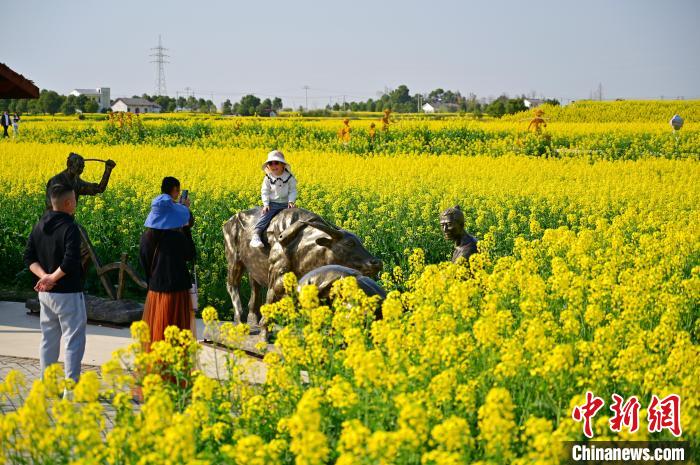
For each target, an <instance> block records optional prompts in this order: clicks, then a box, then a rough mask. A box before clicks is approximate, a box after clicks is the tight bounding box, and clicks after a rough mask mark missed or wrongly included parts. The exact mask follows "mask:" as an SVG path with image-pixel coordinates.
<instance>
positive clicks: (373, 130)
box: [369, 123, 377, 142]
mask: <svg viewBox="0 0 700 465" xmlns="http://www.w3.org/2000/svg"><path fill="white" fill-rule="evenodd" d="M376 127H377V125H376V124H374V123H371V124H370V125H369V140H370V142H374V137H375V136H376V135H377V129H376Z"/></svg>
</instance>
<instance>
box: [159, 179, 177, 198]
mask: <svg viewBox="0 0 700 465" xmlns="http://www.w3.org/2000/svg"><path fill="white" fill-rule="evenodd" d="M176 187H180V181H178V180H177V178H174V177H172V176H166V177H164V178H163V182H162V183H161V185H160V191H161V193H163V194H168V195H169V194H170V193H171V192H172V191H173V189H175V188H176Z"/></svg>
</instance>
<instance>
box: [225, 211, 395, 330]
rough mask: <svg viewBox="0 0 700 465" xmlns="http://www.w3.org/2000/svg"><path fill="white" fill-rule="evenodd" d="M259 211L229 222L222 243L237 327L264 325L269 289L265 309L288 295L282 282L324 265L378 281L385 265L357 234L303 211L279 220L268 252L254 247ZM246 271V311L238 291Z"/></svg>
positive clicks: (269, 231) (282, 215)
mask: <svg viewBox="0 0 700 465" xmlns="http://www.w3.org/2000/svg"><path fill="white" fill-rule="evenodd" d="M260 214H261V209H260V208H259V207H258V208H254V209H252V210H247V211H244V212H239V213H238V214H236V215H234V216H233V217H231V218H230V219H229V220H228V221H227V222H226V223H225V224H224V228H223V229H224V242H225V245H226V260H227V261H228V277H227V283H226V287H227V289H228V292H229V294H230V295H231V303H232V304H233V310H234V321H235V322H243V323H245V322H248V323H250V324H261V325H262V324H264V323H263V322H262V321H261V319H262V316H261V314H260V306H261V305H262V288H263V287H266V288H267V289H268V291H267V296H266V299H265V300H266V303H272V302H275V301H276V300H278V299H280V298H281V297H282V296H283V295H284V284H283V282H282V278H283V276H284V275H285V274H286V273H289V272H292V273H294V274H295V275H296V276H297V277H300V276H303V275H304V274H306V273H308V272H309V271H311V270H314V269H316V268H318V267H320V266H324V265H343V266H347V267H349V268H352V269H355V270H357V271H359V272H360V273H362V274H363V275H365V276H375V275H377V273H379V271H380V270H381V269H382V261H381V260H379V259H377V258H375V257H373V256H372V255H371V254H370V253H369V252H368V251H367V249H365V248H364V246H363V245H362V242H361V241H360V239H359V238H358V237H357V236H356V235H354V234H353V233H351V232H349V231H346V230H344V229H339V228H337V227H335V226H332V225H330V224H328V223H327V222H326V221H325V220H324V219H323V218H321V217H320V216H319V215H317V214H315V213H312V212H310V211H308V210H304V209H301V208H290V209H287V210H284V211H282V212H281V213H279V214H278V215H277V216H275V217H274V218H273V220H272V223H271V224H270V227H269V228H268V229H267V242H268V244H269V246H267V247H264V248H253V247H250V245H249V243H250V238H251V234H252V233H253V225H254V224H255V222H256V221H257V220H258V218H260ZM246 271H248V276H249V278H250V288H251V296H250V301H249V303H248V309H247V310H245V311H244V308H243V304H242V302H241V295H240V285H241V279H242V278H243V273H245V272H246Z"/></svg>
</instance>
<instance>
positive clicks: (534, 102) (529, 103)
mask: <svg viewBox="0 0 700 465" xmlns="http://www.w3.org/2000/svg"><path fill="white" fill-rule="evenodd" d="M543 103H544V100H542V99H538V98H525V99H523V104H524V105H525V106H526V107H527V108H535V107H539V106H540V105H542V104H543Z"/></svg>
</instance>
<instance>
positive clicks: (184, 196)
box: [180, 189, 190, 203]
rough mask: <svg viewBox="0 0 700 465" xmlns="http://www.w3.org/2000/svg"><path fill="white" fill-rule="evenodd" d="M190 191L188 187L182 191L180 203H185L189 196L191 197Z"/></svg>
mask: <svg viewBox="0 0 700 465" xmlns="http://www.w3.org/2000/svg"><path fill="white" fill-rule="evenodd" d="M189 195H190V191H188V190H187V189H183V190H182V193H181V194H180V203H184V202H185V200H187V197H189Z"/></svg>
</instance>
